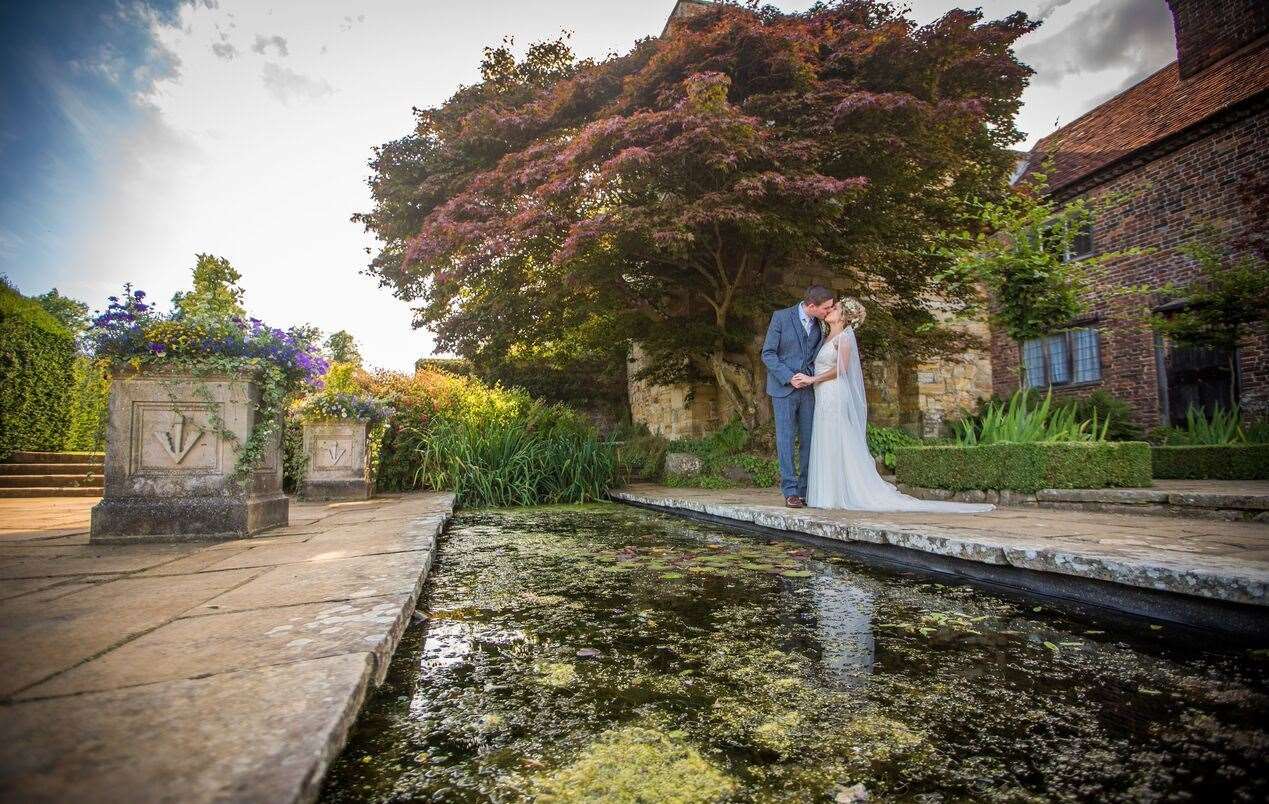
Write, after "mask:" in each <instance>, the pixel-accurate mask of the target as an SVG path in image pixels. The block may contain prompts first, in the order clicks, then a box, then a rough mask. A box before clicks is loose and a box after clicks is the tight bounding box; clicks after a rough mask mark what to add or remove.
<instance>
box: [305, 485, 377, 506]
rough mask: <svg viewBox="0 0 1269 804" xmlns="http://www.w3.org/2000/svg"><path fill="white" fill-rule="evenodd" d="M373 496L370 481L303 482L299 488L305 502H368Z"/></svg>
mask: <svg viewBox="0 0 1269 804" xmlns="http://www.w3.org/2000/svg"><path fill="white" fill-rule="evenodd" d="M374 495H375V484H374V483H373V482H372V481H370V480H305V481H304V483H303V484H302V485H301V486H300V497H302V498H303V499H305V500H317V501H322V502H334V501H339V500H368V499H370V498H371V497H373V496H374Z"/></svg>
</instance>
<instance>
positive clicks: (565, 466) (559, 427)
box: [363, 367, 616, 507]
mask: <svg viewBox="0 0 1269 804" xmlns="http://www.w3.org/2000/svg"><path fill="white" fill-rule="evenodd" d="M363 382H364V383H365V391H366V392H368V393H371V394H373V395H374V396H376V397H379V398H382V399H384V400H385V401H386V402H387V403H388V404H390V405H391V406H392V408H393V409H394V410H395V411H396V415H395V417H394V418H393V420H392V422H391V423H390V424H389V426H388V430H387V432H386V433H385V434H384V438H383V443H382V447H381V449H380V452H379V465H378V474H377V478H376V479H377V485H378V487H379V488H380V489H383V490H385V491H408V490H412V489H419V488H427V489H435V490H438V491H453V492H454V493H455V494H456V495H457V502H458V504H459V505H462V506H467V507H476V506H511V505H543V504H554V503H582V502H590V501H593V500H598V499H602V498H603V497H604V495H605V494H606V492H607V491H608V488H609V487H610V486H611V485H612V484H613V480H614V477H615V474H616V469H615V465H614V456H613V449H612V445H611V444H609V443H607V442H604V441H601V440H600V438H599V435H598V434H597V433H596V431H595V430H594V428H593V427H592V426H591V425H590V424H589V422H587V421H586V420H585V419H583V418H582V417H581V416H579V415H578V414H576V413H574V412H573V411H571V410H569V409H568V408H566V407H564V406H562V405H548V404H545V403H543V402H541V401H540V400H536V399H534V398H533V397H532V396H530V395H529V394H528V393H526V392H525V391H522V390H520V389H507V388H503V387H501V386H497V385H495V386H488V385H484V384H482V383H480V382H478V381H476V380H473V379H471V378H465V377H457V376H454V375H452V374H450V373H447V372H443V371H436V370H433V369H429V368H426V367H425V368H421V369H419V370H418V371H416V372H415V373H414V374H413V375H405V374H400V373H396V372H378V373H375V374H374V375H368V376H367V377H365V378H364V379H363Z"/></svg>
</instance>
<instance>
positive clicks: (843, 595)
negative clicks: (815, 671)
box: [810, 565, 877, 681]
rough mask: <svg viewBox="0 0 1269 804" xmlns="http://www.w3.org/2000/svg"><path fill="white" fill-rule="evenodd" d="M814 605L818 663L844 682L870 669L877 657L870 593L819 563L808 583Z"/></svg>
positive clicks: (874, 609) (872, 604)
mask: <svg viewBox="0 0 1269 804" xmlns="http://www.w3.org/2000/svg"><path fill="white" fill-rule="evenodd" d="M810 599H811V603H812V605H813V606H814V608H815V634H816V636H817V637H818V638H819V643H820V663H821V664H822V665H823V666H824V669H825V670H827V671H828V673H829V674H830V675H831V676H832V677H834V678H836V679H838V680H840V681H847V680H849V679H851V678H853V677H856V676H858V675H860V674H866V673H871V672H872V666H873V663H874V662H875V661H876V659H877V655H876V654H877V645H876V642H875V640H874V637H873V632H872V621H873V617H874V616H875V614H876V606H875V604H874V602H873V596H872V595H871V594H870V593H868V592H867V591H865V590H864V589H863V588H861V587H860V586H855V585H852V584H850V583H847V582H845V581H844V579H843V578H841V577H839V575H838V573H837V572H835V571H834V570H833V569H832V568H831V567H829V566H827V565H821V570H820V572H819V573H818V574H817V575H816V577H815V578H813V579H812V580H811V583H810Z"/></svg>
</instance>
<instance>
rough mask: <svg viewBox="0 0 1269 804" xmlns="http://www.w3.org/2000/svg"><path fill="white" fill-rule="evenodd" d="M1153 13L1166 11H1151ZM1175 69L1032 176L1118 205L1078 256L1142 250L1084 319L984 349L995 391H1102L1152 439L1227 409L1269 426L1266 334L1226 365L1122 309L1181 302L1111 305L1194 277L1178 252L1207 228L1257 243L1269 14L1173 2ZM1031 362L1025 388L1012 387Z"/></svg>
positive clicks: (1234, 2) (1265, 172)
mask: <svg viewBox="0 0 1269 804" xmlns="http://www.w3.org/2000/svg"><path fill="white" fill-rule="evenodd" d="M1160 1H1161V2H1162V0H1160ZM1168 3H1169V5H1170V6H1171V9H1172V13H1173V21H1174V24H1175V27H1176V40H1177V61H1175V62H1173V63H1172V64H1169V65H1168V66H1167V67H1164V68H1163V69H1162V70H1160V71H1158V72H1157V73H1155V74H1154V75H1152V76H1150V77H1149V78H1146V79H1145V80H1144V81H1142V82H1141V83H1139V84H1137V85H1136V86H1134V87H1132V88H1131V89H1129V90H1127V91H1125V92H1123V93H1122V94H1120V95H1118V96H1116V97H1114V98H1112V99H1110V100H1108V101H1106V102H1105V103H1103V104H1102V105H1100V106H1098V107H1097V108H1095V109H1093V110H1092V111H1090V112H1089V113H1087V114H1085V115H1084V116H1083V117H1080V118H1079V119H1078V120H1075V121H1074V122H1072V123H1071V124H1069V125H1067V126H1064V127H1062V128H1061V129H1059V130H1057V131H1055V132H1054V133H1053V134H1051V135H1049V136H1048V137H1046V138H1044V139H1043V140H1041V141H1040V142H1039V143H1037V145H1036V147H1035V149H1034V150H1033V151H1032V153H1031V155H1030V157H1029V161H1030V163H1031V164H1032V165H1033V166H1034V165H1036V164H1039V163H1040V162H1041V161H1043V159H1044V158H1045V157H1046V156H1052V157H1053V158H1054V166H1053V170H1052V175H1051V176H1050V178H1049V192H1050V194H1051V195H1052V196H1053V197H1054V198H1055V199H1056V200H1058V201H1069V200H1071V199H1074V198H1078V197H1085V198H1093V197H1097V196H1099V195H1102V194H1106V193H1113V194H1120V193H1122V194H1124V196H1125V198H1126V199H1127V200H1126V201H1125V202H1124V203H1123V204H1120V205H1118V206H1116V207H1114V208H1112V209H1111V210H1110V211H1109V212H1108V213H1103V214H1102V215H1101V216H1100V217H1099V219H1098V220H1095V221H1094V222H1093V226H1092V231H1091V236H1085V237H1082V238H1081V239H1080V240H1079V241H1078V242H1077V245H1078V246H1079V248H1078V250H1079V251H1081V252H1082V254H1077V255H1072V256H1071V258H1072V259H1079V258H1080V257H1081V256H1085V255H1088V254H1095V253H1099V252H1107V251H1118V250H1120V249H1124V248H1128V247H1133V246H1137V247H1142V248H1148V249H1150V253H1148V254H1145V255H1143V256H1136V257H1127V258H1123V259H1121V260H1117V261H1115V262H1113V263H1110V264H1109V266H1108V269H1109V270H1108V271H1107V273H1106V276H1105V277H1104V279H1103V280H1101V281H1103V282H1104V283H1105V286H1104V287H1101V288H1099V290H1098V292H1097V293H1095V294H1093V295H1094V298H1093V299H1091V300H1090V301H1091V302H1092V303H1091V305H1090V310H1089V315H1088V316H1087V317H1086V318H1084V319H1081V320H1079V321H1073V322H1071V323H1070V328H1069V329H1068V330H1066V331H1063V332H1059V333H1055V334H1053V335H1052V336H1050V337H1048V338H1043V339H1039V340H1036V341H1029V342H1027V343H1023V344H1019V343H1016V342H1014V341H1012V340H1010V339H1009V338H1008V337H1007V336H1005V335H1004V334H1003V333H1000V332H995V333H993V336H992V374H993V388H994V391H995V392H996V393H997V394H1000V395H1007V394H1009V393H1011V392H1012V391H1013V390H1014V389H1016V388H1017V387H1018V386H1019V383H1020V381H1025V382H1026V384H1027V385H1029V386H1032V387H1040V388H1043V387H1046V386H1051V387H1052V388H1053V389H1054V391H1055V395H1059V396H1060V395H1078V394H1082V393H1087V392H1089V391H1091V390H1093V389H1097V388H1102V389H1104V390H1106V391H1107V392H1109V393H1111V394H1113V395H1114V396H1116V397H1119V398H1121V399H1123V400H1125V401H1126V402H1128V403H1129V404H1130V405H1131V406H1132V409H1133V411H1134V413H1135V416H1136V418H1137V420H1138V422H1139V423H1140V424H1143V425H1145V426H1147V427H1150V426H1155V425H1158V424H1163V423H1167V422H1169V421H1172V422H1176V421H1178V420H1183V419H1184V416H1185V411H1186V408H1187V407H1188V406H1189V405H1190V404H1198V405H1201V406H1204V407H1207V408H1211V407H1213V406H1215V405H1227V404H1228V403H1229V402H1231V401H1234V402H1237V403H1238V404H1240V405H1241V406H1242V408H1243V409H1244V410H1245V411H1246V412H1248V413H1249V414H1251V415H1254V416H1264V415H1266V412H1269V333H1266V331H1265V330H1264V328H1263V327H1262V328H1260V329H1259V331H1257V332H1255V333H1254V334H1253V335H1252V336H1251V337H1249V338H1247V339H1246V341H1245V342H1244V343H1243V344H1241V345H1240V346H1239V348H1238V350H1237V354H1236V355H1235V361H1234V363H1235V366H1236V370H1235V372H1234V377H1233V378H1232V379H1233V384H1234V385H1235V386H1236V390H1235V391H1234V395H1235V397H1236V398H1235V399H1233V400H1231V399H1230V398H1229V397H1230V386H1231V383H1230V380H1231V377H1230V368H1229V363H1230V361H1229V360H1228V357H1229V356H1228V355H1224V354H1217V353H1214V352H1212V351H1210V350H1199V349H1188V348H1181V347H1178V346H1177V345H1174V344H1170V343H1167V342H1165V341H1164V340H1163V339H1162V338H1159V337H1157V336H1156V335H1155V334H1153V333H1152V332H1151V331H1150V330H1149V329H1148V328H1146V327H1144V326H1142V325H1141V324H1139V323H1138V324H1132V323H1130V321H1131V318H1132V316H1131V315H1128V314H1129V313H1132V312H1137V313H1140V312H1142V311H1141V310H1140V309H1138V310H1135V311H1134V310H1129V309H1127V307H1128V306H1132V305H1135V306H1137V307H1138V308H1139V307H1140V306H1141V305H1151V306H1153V308H1154V309H1157V310H1159V311H1161V312H1165V313H1166V311H1168V310H1171V309H1176V308H1177V307H1178V306H1181V305H1183V304H1184V300H1183V299H1164V298H1161V297H1159V296H1157V295H1156V297H1155V298H1153V299H1151V300H1149V301H1143V300H1142V299H1141V298H1139V297H1138V298H1136V299H1135V300H1129V299H1126V298H1124V297H1122V296H1120V297H1113V296H1112V294H1111V293H1109V292H1108V291H1110V290H1112V289H1115V288H1119V287H1123V286H1133V285H1146V286H1151V287H1158V286H1160V285H1162V284H1164V283H1168V282H1175V283H1180V284H1185V283H1187V282H1189V281H1191V280H1193V279H1194V277H1195V275H1196V266H1195V264H1194V263H1193V261H1192V260H1190V259H1189V258H1188V257H1186V256H1185V255H1183V254H1182V253H1180V251H1179V249H1180V248H1181V247H1182V246H1183V245H1184V244H1186V243H1187V242H1191V241H1192V240H1194V239H1195V238H1196V237H1198V236H1199V235H1200V233H1201V231H1202V229H1203V228H1204V227H1209V226H1210V227H1212V228H1214V229H1215V230H1216V231H1218V232H1219V233H1220V235H1221V236H1222V237H1223V238H1226V239H1228V240H1230V241H1233V242H1235V243H1237V242H1240V241H1242V242H1245V241H1246V240H1247V239H1248V238H1254V237H1256V236H1257V235H1263V233H1264V232H1265V230H1266V227H1267V225H1269V224H1267V222H1266V221H1265V220H1264V218H1263V211H1264V209H1265V206H1264V205H1263V198H1261V199H1259V200H1261V203H1260V204H1256V203H1255V202H1256V201H1257V200H1258V199H1257V198H1256V196H1257V195H1262V194H1263V193H1265V192H1266V190H1267V189H1269V147H1267V145H1269V137H1267V136H1266V135H1267V133H1269V46H1267V45H1269V36H1267V32H1269V3H1265V2H1264V0H1168ZM1024 354H1025V355H1026V365H1027V376H1025V377H1020V366H1021V365H1022V357H1023V355H1024Z"/></svg>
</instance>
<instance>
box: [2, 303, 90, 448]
mask: <svg viewBox="0 0 1269 804" xmlns="http://www.w3.org/2000/svg"><path fill="white" fill-rule="evenodd" d="M74 362H75V339H74V338H73V337H72V336H71V334H70V333H69V332H67V331H66V329H65V327H63V326H62V325H61V324H60V323H58V321H57V319H55V318H53V317H52V316H51V315H49V314H48V313H47V312H45V310H44V308H42V307H40V305H39V304H37V303H36V302H34V301H32V300H30V299H27V298H25V297H23V296H22V295H21V294H20V293H18V292H17V291H16V290H14V289H13V288H12V287H10V286H9V285H8V284H7V283H5V282H0V460H3V459H4V458H7V457H9V455H10V454H12V453H13V452H15V451H17V450H41V451H43V450H49V451H56V450H60V449H62V445H63V444H64V443H65V439H66V431H67V428H68V426H69V423H70V416H69V404H68V403H69V400H70V392H71V385H72V382H73V376H72V366H73V364H74Z"/></svg>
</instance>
